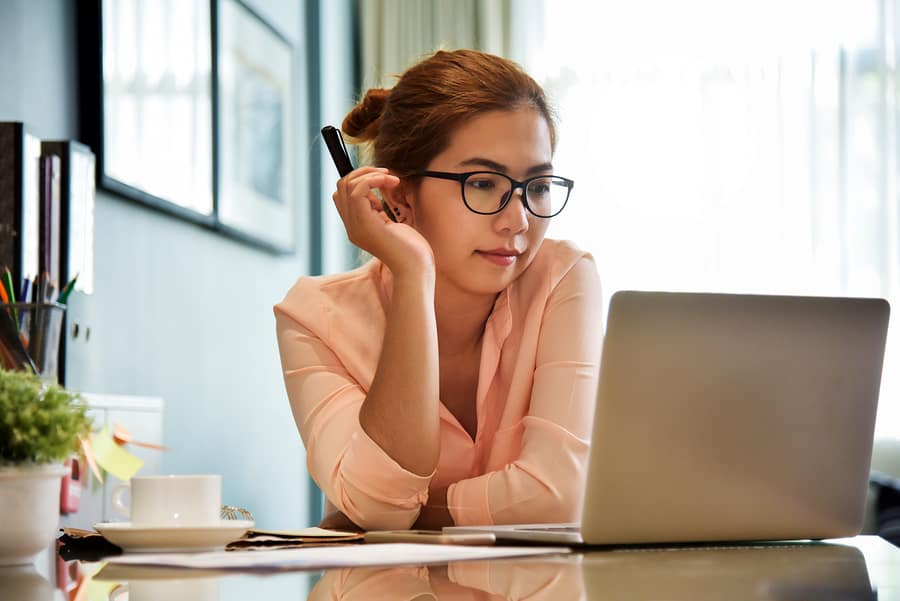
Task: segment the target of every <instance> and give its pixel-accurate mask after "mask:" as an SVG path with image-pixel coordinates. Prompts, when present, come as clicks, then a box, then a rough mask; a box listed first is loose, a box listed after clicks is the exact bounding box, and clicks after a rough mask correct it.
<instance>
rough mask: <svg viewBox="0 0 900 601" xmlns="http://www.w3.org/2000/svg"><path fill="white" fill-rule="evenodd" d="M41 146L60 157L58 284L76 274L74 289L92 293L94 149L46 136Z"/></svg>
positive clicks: (46, 152)
mask: <svg viewBox="0 0 900 601" xmlns="http://www.w3.org/2000/svg"><path fill="white" fill-rule="evenodd" d="M41 147H42V149H43V152H44V154H45V155H55V156H58V157H59V159H60V161H59V190H60V211H59V216H60V230H59V274H60V275H59V278H60V280H59V281H60V286H63V285H64V284H65V282H68V281H69V280H71V279H72V278H73V277H75V276H76V275H77V276H78V280H77V281H76V282H75V290H78V291H80V292H83V293H85V294H91V293H92V292H93V291H94V290H93V289H94V196H95V179H94V174H95V171H96V159H95V157H94V153H93V152H91V149H90V148H89V147H87V146H85V145H84V144H81V143H79V142H75V141H73V140H45V141H43V142H42V143H41Z"/></svg>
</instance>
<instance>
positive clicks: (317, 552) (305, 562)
mask: <svg viewBox="0 0 900 601" xmlns="http://www.w3.org/2000/svg"><path fill="white" fill-rule="evenodd" d="M569 552H570V550H569V549H568V548H566V547H476V546H462V545H417V544H408V543H396V544H384V545H345V546H335V547H306V548H302V549H284V550H278V551H248V552H233V551H232V552H227V551H213V552H208V553H154V554H145V553H133V554H126V555H119V556H116V557H110V558H108V559H107V561H108V563H110V564H115V565H145V566H166V567H174V568H195V569H206V570H210V569H212V570H313V569H324V568H339V567H354V566H392V565H412V564H417V565H421V564H441V563H448V562H452V561H466V560H474V559H497V558H502V557H524V556H529V555H553V554H560V553H569Z"/></svg>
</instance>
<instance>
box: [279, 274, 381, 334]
mask: <svg viewBox="0 0 900 601" xmlns="http://www.w3.org/2000/svg"><path fill="white" fill-rule="evenodd" d="M380 271H381V263H380V262H378V261H377V260H374V259H373V260H371V261H369V262H367V263H366V264H364V265H362V266H361V267H358V268H356V269H353V270H351V271H346V272H342V273H336V274H329V275H319V276H303V277H301V278H299V279H298V280H297V281H296V282H295V283H294V285H293V286H291V288H290V290H288V292H287V294H286V295H285V297H284V299H283V300H282V301H281V302H280V303H278V304H277V305H275V311H276V312H279V311H281V312H283V313H286V314H288V315H290V316H291V317H293V318H294V319H297V320H300V321H304V322H307V321H314V320H316V319H318V318H320V317H322V316H323V314H326V313H328V314H330V313H333V312H335V311H338V312H344V313H347V312H354V311H355V310H356V309H359V310H360V311H364V310H366V309H367V308H368V306H369V305H371V304H372V303H380V300H379V299H380V293H381V290H380V286H381V275H380Z"/></svg>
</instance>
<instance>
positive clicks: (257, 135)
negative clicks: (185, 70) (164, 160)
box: [216, 0, 296, 251]
mask: <svg viewBox="0 0 900 601" xmlns="http://www.w3.org/2000/svg"><path fill="white" fill-rule="evenodd" d="M216 47H217V53H216V63H217V69H216V72H217V74H218V90H217V97H218V119H217V127H216V132H217V137H218V142H217V145H216V147H217V149H218V157H217V158H218V161H217V165H218V217H219V221H220V222H221V224H222V226H223V227H225V228H229V229H232V230H235V231H237V232H239V233H241V234H243V235H245V236H249V237H252V238H254V239H257V240H259V241H261V242H263V243H265V244H268V245H271V246H273V247H275V248H277V249H280V250H282V251H290V250H291V249H293V248H294V245H295V240H294V237H295V232H294V229H295V228H294V223H295V218H294V217H295V215H294V211H295V205H296V202H295V190H294V188H295V186H294V169H293V165H294V140H293V135H292V132H293V121H294V115H293V107H294V104H295V99H294V89H293V73H294V68H293V48H292V46H291V44H290V42H289V41H288V40H287V39H286V38H285V37H284V36H282V35H281V34H280V33H279V32H278V31H277V30H276V29H275V28H273V27H272V26H271V25H270V24H269V23H267V22H266V21H265V20H264V19H263V18H262V17H261V16H260V15H258V14H257V13H256V12H254V11H253V10H252V9H251V8H249V7H248V6H247V5H246V4H244V3H243V2H241V1H240V0H219V3H218V11H217V25H216Z"/></svg>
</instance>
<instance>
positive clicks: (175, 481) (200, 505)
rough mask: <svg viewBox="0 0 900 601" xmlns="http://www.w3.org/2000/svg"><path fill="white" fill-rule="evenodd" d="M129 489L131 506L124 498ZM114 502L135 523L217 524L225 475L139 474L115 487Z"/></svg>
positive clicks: (163, 524)
mask: <svg viewBox="0 0 900 601" xmlns="http://www.w3.org/2000/svg"><path fill="white" fill-rule="evenodd" d="M129 489H130V490H131V503H130V507H129V505H126V504H125V503H124V502H123V500H122V496H123V495H124V494H125V491H127V490H129ZM112 505H113V508H114V509H115V510H116V511H117V512H119V513H121V514H122V516H124V517H127V518H130V519H131V523H132V524H135V525H154V526H187V525H202V524H212V523H217V522H218V521H219V513H220V511H221V507H222V476H219V475H203V476H180V475H170V476H135V477H134V478H132V479H131V481H130V482H128V483H124V484H120V485H119V486H117V487H116V488H115V489H113V492H112Z"/></svg>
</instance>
